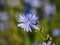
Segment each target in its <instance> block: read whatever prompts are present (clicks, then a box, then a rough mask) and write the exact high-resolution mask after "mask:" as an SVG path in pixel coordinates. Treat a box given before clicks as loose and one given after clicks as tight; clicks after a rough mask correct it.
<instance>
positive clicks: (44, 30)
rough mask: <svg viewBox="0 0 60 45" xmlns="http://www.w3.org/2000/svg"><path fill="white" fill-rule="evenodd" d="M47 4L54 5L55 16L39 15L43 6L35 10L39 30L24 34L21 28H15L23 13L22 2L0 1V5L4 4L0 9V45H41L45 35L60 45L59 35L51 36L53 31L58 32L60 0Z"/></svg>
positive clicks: (52, 0)
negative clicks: (35, 43) (56, 30)
mask: <svg viewBox="0 0 60 45" xmlns="http://www.w3.org/2000/svg"><path fill="white" fill-rule="evenodd" d="M43 1H44V0H43ZM49 2H50V3H55V5H56V12H55V14H54V15H53V16H52V17H46V16H45V17H44V16H43V14H40V12H41V11H42V10H43V8H44V5H43V6H41V7H40V8H36V10H37V15H38V17H39V19H38V20H39V22H40V23H41V24H40V25H39V28H41V29H40V30H38V31H33V32H25V31H23V29H22V28H19V27H17V24H18V22H17V20H18V17H19V15H20V14H23V13H25V11H24V9H25V3H24V0H0V4H4V8H3V9H0V45H32V44H33V43H34V42H37V43H42V42H44V41H46V40H47V34H49V38H50V37H51V38H52V41H53V42H54V43H55V45H60V34H59V35H58V36H54V35H53V34H52V32H53V30H54V29H57V28H58V29H59V30H60V0H49ZM1 7H2V6H1ZM1 13H2V15H1ZM3 14H4V15H3ZM5 14H6V15H5ZM4 17H5V18H4ZM41 25H42V26H41Z"/></svg>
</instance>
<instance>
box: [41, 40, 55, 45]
mask: <svg viewBox="0 0 60 45" xmlns="http://www.w3.org/2000/svg"><path fill="white" fill-rule="evenodd" d="M51 44H52V45H55V43H52V41H48V42H47V43H46V42H43V43H42V45H51Z"/></svg>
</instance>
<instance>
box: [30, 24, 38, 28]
mask: <svg viewBox="0 0 60 45" xmlns="http://www.w3.org/2000/svg"><path fill="white" fill-rule="evenodd" d="M30 26H31V28H34V29H38V28H37V27H36V26H35V25H33V24H30Z"/></svg>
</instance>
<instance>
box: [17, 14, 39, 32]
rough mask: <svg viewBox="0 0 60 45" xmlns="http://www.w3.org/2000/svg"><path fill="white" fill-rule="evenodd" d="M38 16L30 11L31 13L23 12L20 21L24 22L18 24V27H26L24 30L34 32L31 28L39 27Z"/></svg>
mask: <svg viewBox="0 0 60 45" xmlns="http://www.w3.org/2000/svg"><path fill="white" fill-rule="evenodd" d="M37 19H38V18H37V17H36V15H34V14H32V13H30V14H26V15H24V14H21V15H20V17H19V19H18V22H22V23H21V24H18V27H21V28H24V31H27V32H28V31H30V32H32V30H31V28H33V29H38V28H37V27H36V26H35V24H36V23H37Z"/></svg>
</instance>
